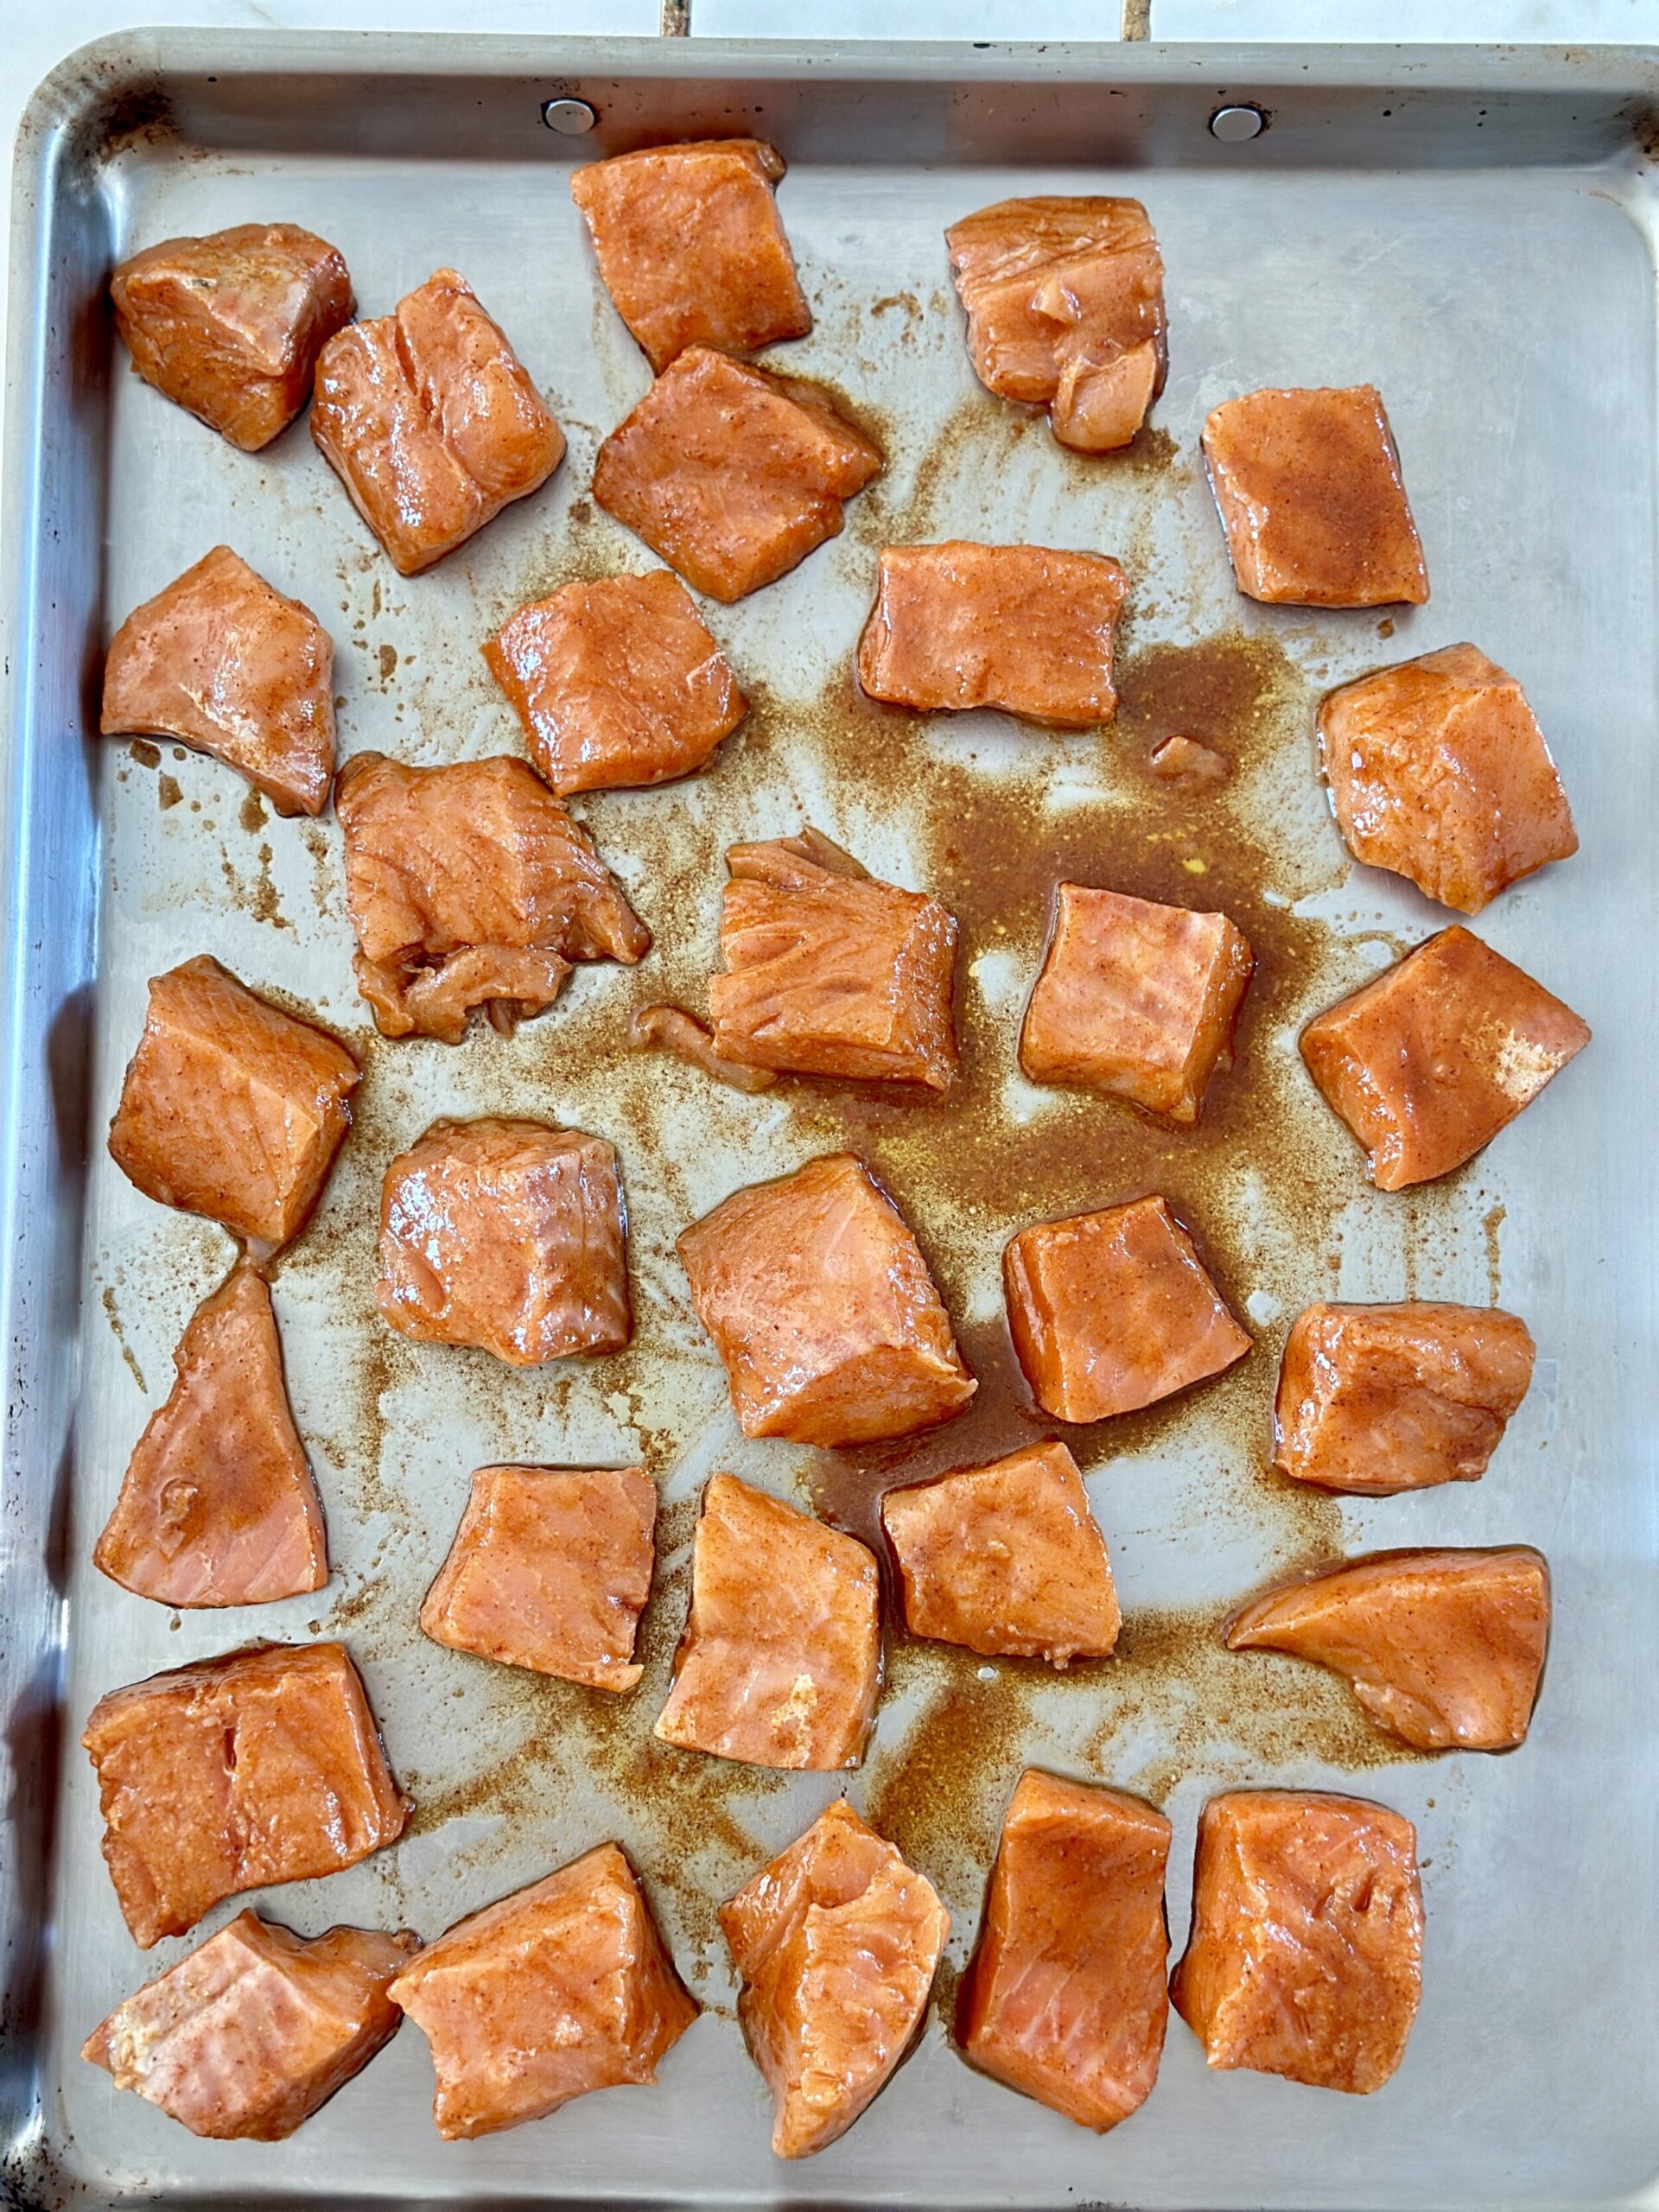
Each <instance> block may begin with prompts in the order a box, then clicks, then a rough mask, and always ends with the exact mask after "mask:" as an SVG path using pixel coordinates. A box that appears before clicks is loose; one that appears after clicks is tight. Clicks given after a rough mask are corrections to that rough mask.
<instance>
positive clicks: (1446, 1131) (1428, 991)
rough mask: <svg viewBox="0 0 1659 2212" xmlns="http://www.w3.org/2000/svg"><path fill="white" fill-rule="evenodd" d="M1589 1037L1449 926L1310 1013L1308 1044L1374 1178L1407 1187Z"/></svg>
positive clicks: (1502, 1119)
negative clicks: (1322, 1010) (1371, 979)
mask: <svg viewBox="0 0 1659 2212" xmlns="http://www.w3.org/2000/svg"><path fill="white" fill-rule="evenodd" d="M1589 1042H1590V1032H1589V1029H1588V1027H1586V1024H1585V1023H1584V1022H1582V1021H1580V1019H1579V1017H1578V1015H1577V1014H1574V1013H1573V1009H1572V1008H1571V1007H1567V1006H1563V1005H1562V1003H1561V1001H1560V999H1558V998H1554V997H1552V996H1551V995H1550V994H1549V992H1548V991H1547V990H1545V988H1543V985H1542V984H1541V983H1535V982H1534V981H1533V979H1532V977H1531V976H1529V975H1528V974H1527V973H1526V971H1525V970H1524V969H1520V968H1517V967H1516V966H1515V964H1514V963H1513V962H1511V961H1508V960H1505V959H1504V958H1503V955H1502V954H1501V953H1497V952H1494V951H1493V950H1492V949H1491V945H1489V944H1482V943H1481V941H1480V939H1479V938H1478V937H1472V936H1471V934H1470V932H1469V931H1467V930H1465V929H1459V928H1456V927H1453V928H1452V929H1449V930H1442V931H1440V935H1439V936H1438V937H1432V938H1429V940H1428V942H1427V944H1420V945H1419V946H1418V947H1417V949H1416V950H1415V951H1414V952H1408V954H1407V955H1406V957H1405V958H1404V959H1403V960H1402V961H1398V962H1396V963H1395V965H1394V966H1393V967H1392V968H1389V969H1386V970H1385V971H1384V973H1383V975H1381V976H1378V977H1377V978H1376V982H1371V983H1367V984H1365V985H1364V986H1363V988H1361V989H1359V990H1357V991H1356V992H1354V994H1353V995H1352V996H1351V997H1350V998H1345V999H1342V1000H1340V1001H1338V1003H1337V1004H1336V1005H1335V1006H1333V1007H1331V1008H1330V1009H1329V1011H1328V1012H1326V1013H1325V1014H1319V1015H1318V1016H1317V1017H1316V1018H1315V1019H1314V1020H1313V1021H1310V1022H1309V1023H1308V1025H1307V1027H1306V1029H1304V1030H1303V1032H1302V1037H1301V1048H1302V1058H1303V1059H1304V1060H1306V1063H1307V1068H1308V1072H1309V1074H1310V1075H1311V1076H1312V1077H1313V1080H1314V1082H1315V1083H1317V1084H1318V1085H1319V1089H1320V1090H1322V1091H1323V1092H1324V1093H1325V1099H1326V1102H1327V1103H1328V1104H1329V1105H1330V1106H1331V1107H1332V1109H1334V1111H1335V1112H1337V1113H1338V1114H1339V1115H1340V1116H1342V1118H1343V1120H1344V1122H1347V1124H1348V1126H1349V1128H1351V1130H1352V1131H1353V1133H1354V1135H1356V1136H1357V1138H1358V1139H1359V1141H1360V1142H1361V1144H1363V1145H1364V1146H1365V1147H1366V1148H1367V1149H1368V1150H1369V1152H1370V1155H1371V1159H1370V1168H1371V1180H1372V1182H1373V1183H1375V1184H1376V1187H1377V1189H1378V1190H1379V1191H1403V1190H1404V1189H1405V1188H1406V1187H1407V1185H1409V1184H1412V1183H1427V1182H1432V1181H1433V1179H1434V1178H1435V1177H1436V1176H1437V1175H1449V1174H1450V1173H1451V1172H1452V1169H1453V1168H1454V1167H1460V1166H1462V1165H1463V1163H1464V1161H1465V1160H1469V1159H1471V1158H1472V1157H1473V1156H1474V1154H1476V1153H1478V1151H1479V1150H1480V1149H1481V1147H1483V1146H1484V1145H1488V1144H1490V1143H1491V1141H1492V1139H1493V1138H1494V1137H1495V1136H1496V1135H1497V1133H1498V1131H1499V1130H1500V1129H1504V1128H1508V1127H1509V1125H1510V1122H1512V1121H1514V1119H1515V1117H1516V1115H1517V1114H1519V1113H1520V1112H1522V1109H1524V1108H1526V1107H1528V1106H1529V1105H1530V1104H1531V1103H1532V1102H1533V1100H1534V1099H1535V1097H1536V1096H1538V1094H1539V1092H1540V1091H1541V1090H1542V1089H1543V1088H1544V1086H1545V1084H1548V1082H1549V1081H1550V1080H1551V1078H1552V1077H1554V1076H1557V1075H1559V1074H1560V1071H1561V1070H1562V1069H1563V1068H1564V1067H1565V1066H1566V1065H1567V1062H1568V1061H1569V1060H1570V1059H1573V1058H1575V1057H1576V1055H1577V1054H1578V1053H1580V1052H1582V1051H1583V1050H1584V1048H1585V1046H1586V1045H1587V1044H1588V1043H1589Z"/></svg>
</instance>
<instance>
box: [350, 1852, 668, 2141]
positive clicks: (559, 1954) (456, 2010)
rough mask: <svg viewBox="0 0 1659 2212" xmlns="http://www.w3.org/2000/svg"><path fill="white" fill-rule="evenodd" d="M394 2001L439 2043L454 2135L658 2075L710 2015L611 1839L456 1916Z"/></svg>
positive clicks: (446, 2112)
mask: <svg viewBox="0 0 1659 2212" xmlns="http://www.w3.org/2000/svg"><path fill="white" fill-rule="evenodd" d="M391 1999H392V2002H393V2004H394V2005H402V2007H403V2009H404V2012H407V2013H408V2014H409V2016H410V2019H412V2020H413V2021H414V2023H415V2024H416V2027H417V2028H419V2029H420V2031H421V2032H422V2033H423V2035H424V2036H425V2037H426V2039H427V2041H428V2042H429V2044H431V2046H432V2063H433V2067H434V2069H435V2071H436V2074H437V2077H438V2093H437V2095H436V2097H435V2099H434V2101H433V2106H432V2115H433V2118H434V2119H435V2120H436V2121H437V2124H438V2133H439V2134H440V2135H442V2137H443V2138H444V2139H445V2140H446V2141H454V2139H456V2138H458V2137H461V2138H465V2137H470V2136H474V2135H489V2134H493V2133H494V2132H495V2130H496V2129H498V2128H501V2127H516V2126H518V2123H519V2121H520V2120H541V2119H543V2118H544V2117H545V2116H546V2115H547V2114H548V2113H552V2112H556V2111H557V2110H558V2108H559V2107H560V2106H561V2105H563V2104H569V2101H570V2100H571V2098H572V2097H581V2096H585V2095H586V2094H587V2093H588V2090H589V2089H609V2088H615V2087H616V2086H617V2085H618V2084H619V2083H621V2082H654V2081H655V2080H656V2078H657V2069H658V2065H659V2064H660V2063H661V2062H662V2060H663V2058H664V2056H665V2055H666V2054H667V2052H669V2051H670V2050H672V2049H673V2047H674V2045H675V2044H677V2042H678V2041H679V2039H680V2037H682V2036H683V2034H684V2033H685V2031H686V2030H687V2029H688V2028H689V2027H690V2024H691V2023H692V2021H693V2020H695V2019H696V2017H697V2012H698V2006H697V2004H696V1999H694V1998H692V1997H691V1996H690V1994H689V1993H688V1992H687V1990H686V1989H685V1987H684V1986H683V1983H682V1982H681V1980H680V1978H679V1976H678V1975H677V1974H676V1973H675V1971H674V1963H673V1961H672V1960H671V1958H670V1957H669V1955H668V1952H667V1949H666V1948H665V1947H664V1942H663V1939H662V1937H661V1936H660V1935H659V1934H658V1929H657V1923H656V1922H655V1920H654V1919H653V1918H652V1911H651V1907H650V1905H649V1904H647V1903H646V1902H645V1894H644V1892H643V1891H641V1889H640V1887H639V1882H638V1880H637V1879H636V1878H635V1875H634V1872H633V1869H632V1867H631V1866H629V1864H628V1862H627V1860H626V1859H625V1858H624V1857H623V1855H622V1853H621V1852H620V1850H619V1849H618V1848H617V1847H616V1845H615V1844H613V1843H602V1844H601V1845H600V1847H599V1848H598V1849H597V1850H596V1851H590V1852H588V1853H586V1854H585V1856H584V1857H582V1858H581V1859H573V1860H572V1861H571V1863H570V1865H569V1866H564V1867H562V1868H561V1869H560V1870H559V1872H557V1873H556V1874H550V1875H548V1876H547V1878H545V1880H543V1881H540V1882H532V1883H531V1885H530V1887H529V1888H528V1889H523V1890H516V1891H514V1892H513V1894H512V1896H511V1897H502V1898H500V1899H499V1901H498V1902H497V1903H496V1904H491V1905H486V1906H485V1908H484V1910H482V1911H481V1912H474V1913H472V1914H470V1915H469V1916H467V1919H465V1920H461V1921H457V1923H455V1925H454V1927H453V1928H452V1929H449V1930H448V1933H447V1934H446V1935H443V1936H439V1938H438V1940H437V1942H435V1943H429V1944H428V1945H427V1947H426V1948H425V1949H424V1950H423V1951H422V1952H420V1953H419V1954H418V1955H416V1957H415V1958H414V1959H413V1960H412V1961H410V1964H409V1965H408V1966H406V1967H404V1970H403V1972H402V1973H401V1974H399V1975H398V1977H397V1980H396V1981H394V1982H393V1983H392V1985H391Z"/></svg>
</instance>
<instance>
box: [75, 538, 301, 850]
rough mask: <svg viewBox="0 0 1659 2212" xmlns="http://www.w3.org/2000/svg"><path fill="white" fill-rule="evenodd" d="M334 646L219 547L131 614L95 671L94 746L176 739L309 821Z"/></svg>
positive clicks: (290, 602)
mask: <svg viewBox="0 0 1659 2212" xmlns="http://www.w3.org/2000/svg"><path fill="white" fill-rule="evenodd" d="M99 728H100V729H101V730H102V731H103V734H104V735H105V737H113V736H131V735H135V734H137V735H142V736H145V737H176V738H177V739H178V740H179V741H181V743H182V744H185V745H193V746H194V747H196V749H197V751H198V752H200V753H212V754H213V758H214V759H215V760H223V761H224V762H225V763H226V766H229V767H232V768H234V769H236V770H237V771H238V773H239V774H241V775H244V776H245V777H246V778H247V779H248V781H249V782H250V783H251V785H253V787H254V789H255V790H256V791H263V792H264V796H265V797H266V798H268V799H269V800H270V803H271V804H272V805H273V806H274V807H275V808H276V810H277V813H278V814H321V812H322V810H323V808H324V807H325V806H326V805H327V803H328V786H329V785H330V784H331V783H332V782H333V781H334V645H333V644H332V643H331V641H330V639H329V636H328V632H327V631H326V630H325V629H324V628H323V626H322V625H321V622H319V621H318V620H317V618H316V616H315V614H314V613H312V612H311V610H310V608H309V607H302V605H301V604H300V602H299V601H298V600H297V599H285V598H284V597H283V594H282V593H281V592H279V591H277V590H276V589H274V588H272V586H271V585H270V584H268V583H267V582H265V580H264V577H263V576H257V575H255V574H254V572H253V570H252V569H251V568H250V567H249V566H248V564H247V563H246V562H245V561H244V560H242V559H240V558H239V557H238V556H237V555H236V554H234V553H232V550H231V549H230V547H229V546H228V545H216V546H214V548H213V551H212V552H211V553H209V554H207V555H206V556H204V557H203V558H202V559H201V560H200V561H198V562H197V563H196V565H195V567H194V569H186V570H185V572H184V574H183V575H181V576H180V577H178V578H177V579H176V580H175V582H172V583H170V584H168V587H167V589H166V590H165V591H162V592H158V593H157V594H156V597H155V598H154V599H147V600H146V601H144V603H143V606H142V607H135V608H134V609H133V611H132V613H130V614H129V615H128V617H127V619H126V620H125V621H124V623H123V624H122V625H121V627H120V628H119V629H118V631H117V632H116V633H115V636H114V637H113V638H112V639H111V642H110V651H109V656H108V658H107V659H106V660H105V664H104V704H103V710H102V713H101V715H100V717H99Z"/></svg>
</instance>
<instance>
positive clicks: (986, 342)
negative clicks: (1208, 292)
mask: <svg viewBox="0 0 1659 2212" xmlns="http://www.w3.org/2000/svg"><path fill="white" fill-rule="evenodd" d="M944 236H945V242H946V244H947V245H949V247H950V273H951V275H952V276H953V277H955V279H956V285H957V295H958V296H959V297H960V299H961V301H962V304H963V308H964V309H965V310H966V312H967V316H968V350H969V353H970V354H971V355H972V357H973V363H974V368H975V372H976V374H977V375H978V378H979V380H980V382H981V383H982V385H985V387H986V389H987V390H988V391H995V392H997V393H999V394H1000V395H1001V397H1003V398H1005V399H1023V400H1026V401H1027V402H1029V403H1031V404H1033V405H1036V406H1046V407H1047V408H1048V410H1049V422H1050V424H1051V426H1052V429H1053V432H1054V435H1055V436H1056V437H1057V438H1058V440H1059V442H1060V443H1061V444H1062V445H1064V446H1071V447H1073V448H1076V449H1077V450H1078V451H1079V452H1082V453H1110V452H1112V451H1114V450H1115V449H1116V448H1118V447H1120V446H1126V445H1128V443H1129V442H1130V440H1131V439H1132V438H1133V437H1134V436H1135V432H1136V431H1137V430H1138V429H1140V428H1141V423H1143V422H1144V421H1145V420H1146V416H1147V409H1148V408H1149V407H1150V406H1151V404H1152V403H1153V401H1154V399H1155V398H1156V397H1157V396H1158V394H1159V393H1160V391H1162V390H1163V388H1164V372H1165V367H1166V360H1167V345H1166V332H1165V318H1164V264H1163V260H1162V257H1161V256H1160V253H1159V251H1158V241H1157V238H1156V237H1155V236H1154V232H1153V228H1152V225H1151V223H1150V222H1149V221H1148V220H1147V211H1146V209H1145V208H1144V207H1142V206H1141V202H1140V201H1139V200H1109V199H1084V198H1081V197H1078V198H1059V197H1042V198H1035V199H1028V200H999V201H998V202H997V203H996V205H995V207H982V208H981V209H980V210H979V212H978V213H977V214H974V215H969V216H967V217H965V218H964V219H963V221H961V222H960V223H954V224H952V226H950V229H949V230H948V231H947V232H945V234H944Z"/></svg>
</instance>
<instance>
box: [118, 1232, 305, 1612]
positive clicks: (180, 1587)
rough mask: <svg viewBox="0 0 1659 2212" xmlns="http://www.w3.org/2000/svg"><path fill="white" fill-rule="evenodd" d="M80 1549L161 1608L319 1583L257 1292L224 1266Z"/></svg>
mask: <svg viewBox="0 0 1659 2212" xmlns="http://www.w3.org/2000/svg"><path fill="white" fill-rule="evenodd" d="M173 1363H174V1366H175V1369H176V1370H177V1379H176V1380H175V1383H174V1385H173V1390H172V1395H170V1396H169V1397H168V1401H167V1403H166V1404H165V1405H164V1406H162V1408H161V1409H160V1410H159V1411H158V1412H157V1413H156V1414H152V1416H151V1417H150V1420H149V1425H148V1426H147V1427H146V1428H145V1430H144V1433H143V1435H142V1436H141V1437H140V1438H139V1440H138V1443H137V1447H136V1448H135V1450H134V1452H133V1455H132V1457H131V1459H130V1460H129V1461H128V1463H127V1471H126V1474H125V1476H124V1478H123V1480H122V1484H121V1495H120V1497H118V1499H117V1501H116V1505H115V1510H114V1511H113V1512H112V1513H111V1516H110V1518H109V1520H108V1522H106V1523H105V1529H104V1533H103V1535H101V1536H99V1540H98V1542H97V1544H96V1546H95V1547H94V1548H93V1551H92V1563H93V1565H94V1566H95V1567H98V1569H99V1572H100V1573H104V1574H107V1575H108V1576H109V1577H110V1580H111V1581H112V1582H118V1583H120V1584H121V1585H122V1586H123V1587H124V1589H128V1590H130V1591H133V1592H135V1593H136V1594H137V1596H138V1597H141V1598H153V1599H155V1600H156V1603H157V1604H158V1605H178V1606H191V1605H265V1604H268V1603H269V1602H270V1600H271V1599H275V1598H295V1597H298V1596H300V1595H302V1593H303V1592H306V1591H308V1590H321V1588H322V1586H323V1585H324V1584H325V1583H326V1582H327V1580H328V1546H327V1537H326V1535H325V1534H324V1531H323V1523H322V1503H321V1500H320V1499H319V1497H318V1496H317V1488H316V1484H315V1482H313V1480H312V1478H311V1469H310V1466H309V1465H308V1462H307V1459H306V1456H305V1447H304V1446H303V1445H302V1443H301V1441H300V1436H299V1432H298V1430H297V1429H296V1427H295V1426H294V1415H293V1413H292V1411H291V1410H290V1408H289V1402H288V1391H287V1389H286V1386H285V1385H284V1383H283V1351H282V1344H281V1342H280V1340H279V1338H278V1337H277V1317H276V1315H275V1313H273V1312H272V1311H271V1304H270V1291H269V1290H268V1289H267V1288H266V1287H265V1284H264V1280H263V1278H262V1277H261V1276H260V1275H259V1274H257V1273H256V1271H255V1270H254V1269H253V1268H250V1267H246V1266H240V1267H237V1268H233V1269H232V1272H231V1274H229V1275H228V1276H227V1277H226V1280H225V1281H223V1282H222V1283H221V1284H220V1285H219V1288H218V1289H217V1290H216V1291H214V1292H213V1294H212V1295H211V1297H208V1298H206V1299H204V1300H203V1301H202V1303H201V1304H200V1306H198V1307H197V1308H196V1310H195V1313H194V1314H193V1315H192V1317H191V1319H190V1325H189V1326H188V1328H187V1329H186V1331H185V1332H184V1335H183V1337H182V1338H181V1340H180V1343H179V1347H178V1350H177V1351H175V1353H174V1355H173Z"/></svg>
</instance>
